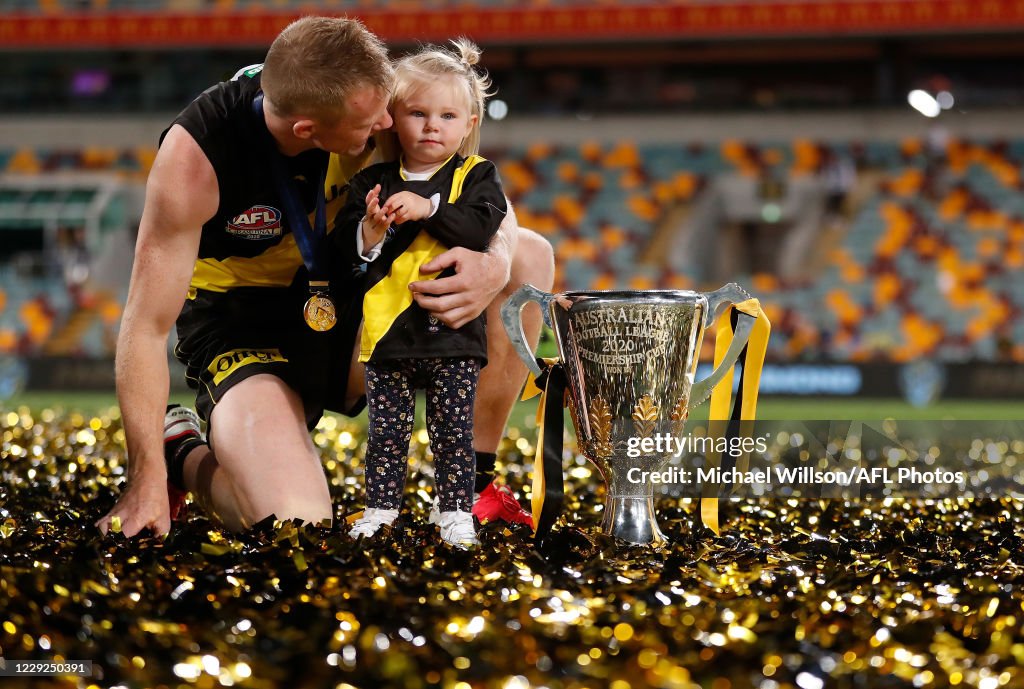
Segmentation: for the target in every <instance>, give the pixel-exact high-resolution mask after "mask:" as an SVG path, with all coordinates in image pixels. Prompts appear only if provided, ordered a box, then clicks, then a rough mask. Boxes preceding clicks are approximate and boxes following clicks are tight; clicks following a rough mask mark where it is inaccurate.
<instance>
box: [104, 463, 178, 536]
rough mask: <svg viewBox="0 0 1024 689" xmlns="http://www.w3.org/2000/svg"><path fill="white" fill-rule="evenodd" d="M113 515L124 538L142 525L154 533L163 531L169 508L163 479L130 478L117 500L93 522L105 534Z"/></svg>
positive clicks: (168, 524)
mask: <svg viewBox="0 0 1024 689" xmlns="http://www.w3.org/2000/svg"><path fill="white" fill-rule="evenodd" d="M115 519H118V520H119V521H120V523H121V533H123V534H124V535H125V536H127V537H128V538H132V537H133V536H135V535H136V534H138V533H139V532H140V531H142V530H143V529H149V530H150V531H152V532H153V533H154V534H155V535H157V536H165V535H167V533H168V532H169V531H170V530H171V508H170V505H169V504H168V502H167V483H166V479H164V480H160V479H159V477H155V478H153V479H147V478H146V477H143V476H136V477H134V478H132V479H131V481H129V483H128V485H127V486H126V487H125V489H124V492H123V493H121V497H120V499H118V501H117V504H116V505H114V508H113V509H112V510H110V512H108V513H107V514H106V515H104V516H103V517H102V518H101V519H99V521H97V522H96V526H97V527H98V528H99V530H100V531H102V532H103V533H104V535H105V534H107V533H108V532H109V531H111V530H112V525H113V522H114V520H115Z"/></svg>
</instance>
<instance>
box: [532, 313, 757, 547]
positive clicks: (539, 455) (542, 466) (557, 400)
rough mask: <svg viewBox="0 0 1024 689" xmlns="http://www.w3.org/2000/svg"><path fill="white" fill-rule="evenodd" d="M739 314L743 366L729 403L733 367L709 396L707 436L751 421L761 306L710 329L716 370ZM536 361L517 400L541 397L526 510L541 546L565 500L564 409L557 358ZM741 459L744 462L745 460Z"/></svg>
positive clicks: (709, 519) (709, 521)
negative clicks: (744, 329) (743, 330)
mask: <svg viewBox="0 0 1024 689" xmlns="http://www.w3.org/2000/svg"><path fill="white" fill-rule="evenodd" d="M739 314H745V315H747V316H750V317H752V318H754V319H755V321H754V325H753V329H752V331H751V334H750V339H749V340H748V341H747V344H746V346H745V347H744V348H743V352H742V353H741V354H740V358H739V359H738V362H741V363H742V367H743V369H742V372H741V374H740V385H739V391H738V394H737V395H736V398H735V400H733V395H732V387H733V378H734V373H735V369H730V370H729V371H728V372H727V373H726V375H725V376H724V377H723V378H722V380H721V381H719V383H718V385H717V386H715V389H714V391H713V392H712V394H711V411H710V413H709V415H708V418H709V419H710V420H711V421H710V423H709V427H708V435H709V437H725V436H726V435H728V436H729V437H738V436H739V434H740V433H745V434H748V435H749V433H750V431H751V430H752V427H753V422H754V419H755V417H756V410H757V393H758V385H759V383H760V380H761V369H762V367H763V365H764V357H765V352H766V350H767V348H768V336H769V334H770V333H771V323H769V321H768V317H767V316H766V315H765V314H764V311H762V310H761V304H760V302H758V300H757V299H747V300H745V301H742V302H740V303H738V304H733V305H731V306H729V308H728V309H726V310H725V311H724V312H723V313H722V315H721V316H719V318H718V320H717V322H716V329H715V332H716V335H715V368H718V366H719V365H720V364H721V363H722V360H723V359H724V358H725V353H726V351H728V349H729V345H730V344H731V343H732V340H733V337H734V335H735V329H736V321H737V318H738V317H739ZM537 363H538V364H539V365H540V367H541V371H542V373H541V375H540V376H539V377H537V378H536V379H535V378H534V376H533V375H532V374H531V375H530V376H529V377H528V379H527V381H526V385H525V387H524V388H523V394H522V397H521V399H522V400H523V401H525V400H528V399H532V398H533V397H536V396H537V395H540V396H541V399H540V404H539V405H538V406H537V429H538V430H537V450H536V454H535V456H534V464H533V484H532V485H533V489H532V496H531V506H532V511H533V523H534V537H535V539H536V540H537V541H538V542H542V541H543V540H544V538H545V537H546V536H547V535H548V533H550V531H551V527H552V526H553V525H554V523H555V520H557V519H558V517H559V515H560V514H561V511H562V503H563V502H564V499H565V483H564V477H563V475H562V449H563V434H564V428H565V425H564V414H563V412H562V410H563V409H564V408H565V406H566V395H565V392H566V378H565V372H564V370H563V368H562V364H561V362H560V361H559V360H558V359H538V360H537ZM730 402H732V404H731V410H730ZM707 459H708V464H709V466H711V465H714V466H718V465H719V464H720V463H721V455H720V454H718V453H714V452H712V453H709V454H708V458H707ZM742 461H743V462H745V461H746V457H744V458H743V460H742ZM744 468H745V467H744ZM712 489H713V490H714V494H712ZM703 490H704V492H705V494H703V495H702V496H701V502H700V514H701V521H702V522H703V523H704V525H705V526H707V527H708V528H709V529H711V530H712V531H714V532H715V533H716V534H717V533H719V523H718V522H719V520H718V511H719V504H718V492H717V491H718V488H717V486H714V487H713V486H711V485H705V486H704V488H703Z"/></svg>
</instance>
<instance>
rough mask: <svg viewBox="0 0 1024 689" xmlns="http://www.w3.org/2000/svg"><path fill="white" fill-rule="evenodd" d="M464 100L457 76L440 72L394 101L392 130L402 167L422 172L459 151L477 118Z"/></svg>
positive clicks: (464, 95) (462, 89) (434, 166)
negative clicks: (398, 144) (400, 156)
mask: <svg viewBox="0 0 1024 689" xmlns="http://www.w3.org/2000/svg"><path fill="white" fill-rule="evenodd" d="M468 100H469V98H468V96H467V94H466V89H465V87H463V86H462V85H461V84H460V83H459V82H458V81H457V77H456V76H455V75H444V76H441V77H438V78H437V79H436V80H434V81H432V82H430V83H428V84H422V85H418V86H416V87H414V88H413V89H412V90H411V91H410V92H409V94H408V95H407V96H406V97H405V98H403V99H402V100H400V101H398V102H397V103H395V112H394V120H395V132H396V133H397V134H398V141H399V143H400V144H401V146H402V157H403V158H402V159H403V165H404V167H405V169H406V170H409V171H410V172H426V171H428V170H431V169H433V168H436V167H437V166H438V165H440V164H442V163H443V162H444V161H446V160H448V158H450V157H451V155H452V154H453V153H455V152H456V151H457V150H459V146H461V145H462V140H463V139H464V138H465V137H466V135H467V134H468V133H469V132H470V131H471V130H472V129H473V125H475V124H476V120H477V117H476V115H470V114H469V103H468V102H467V101H468Z"/></svg>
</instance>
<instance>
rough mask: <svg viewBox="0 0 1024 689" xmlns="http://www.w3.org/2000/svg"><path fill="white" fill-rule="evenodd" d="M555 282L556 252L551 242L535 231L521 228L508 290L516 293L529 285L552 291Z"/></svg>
mask: <svg viewBox="0 0 1024 689" xmlns="http://www.w3.org/2000/svg"><path fill="white" fill-rule="evenodd" d="M554 281H555V251H554V249H553V248H552V247H551V242H549V241H548V240H547V239H545V238H544V237H543V236H541V235H540V234H537V233H536V232H534V231H533V230H529V229H526V228H525V227H520V228H519V237H518V239H517V242H516V251H515V255H514V256H513V257H512V276H511V279H510V280H509V285H508V289H509V290H510V291H515V290H516V289H518V288H519V286H520V285H522V284H524V283H529V284H531V285H533V286H534V287H536V288H538V289H542V290H550V289H551V286H552V285H553V284H554Z"/></svg>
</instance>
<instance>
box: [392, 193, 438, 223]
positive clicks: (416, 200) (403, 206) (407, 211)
mask: <svg viewBox="0 0 1024 689" xmlns="http://www.w3.org/2000/svg"><path fill="white" fill-rule="evenodd" d="M430 210H431V206H430V199H425V198H423V197H422V196H420V195H419V194H414V193H412V192H411V191H400V192H398V193H397V194H392V195H391V196H389V197H388V200H387V202H386V203H385V204H384V208H383V211H384V212H385V213H390V214H392V215H394V218H395V220H394V222H395V224H396V225H401V224H402V223H404V222H408V221H409V220H423V219H424V218H429V217H430Z"/></svg>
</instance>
